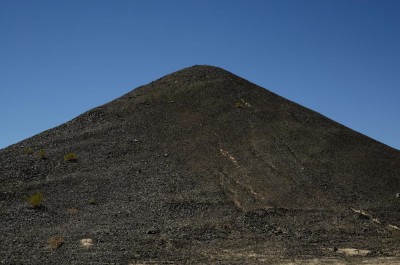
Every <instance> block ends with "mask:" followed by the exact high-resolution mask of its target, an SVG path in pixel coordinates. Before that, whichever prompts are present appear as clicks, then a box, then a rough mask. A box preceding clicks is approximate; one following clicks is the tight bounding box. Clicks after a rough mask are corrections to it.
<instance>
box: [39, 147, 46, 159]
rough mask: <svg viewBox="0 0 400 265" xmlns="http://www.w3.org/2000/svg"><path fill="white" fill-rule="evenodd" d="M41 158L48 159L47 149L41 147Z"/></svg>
mask: <svg viewBox="0 0 400 265" xmlns="http://www.w3.org/2000/svg"><path fill="white" fill-rule="evenodd" d="M39 158H40V159H47V154H46V151H45V150H44V149H40V150H39Z"/></svg>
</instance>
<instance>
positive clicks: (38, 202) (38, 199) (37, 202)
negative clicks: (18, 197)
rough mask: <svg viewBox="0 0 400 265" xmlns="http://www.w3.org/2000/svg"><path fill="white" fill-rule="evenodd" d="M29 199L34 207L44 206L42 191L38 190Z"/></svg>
mask: <svg viewBox="0 0 400 265" xmlns="http://www.w3.org/2000/svg"><path fill="white" fill-rule="evenodd" d="M27 201H28V203H29V205H30V206H31V207H32V208H34V209H38V208H40V207H41V206H42V202H43V194H42V193H41V192H36V193H35V194H32V195H30V196H29V197H27Z"/></svg>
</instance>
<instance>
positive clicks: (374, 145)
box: [0, 66, 400, 264]
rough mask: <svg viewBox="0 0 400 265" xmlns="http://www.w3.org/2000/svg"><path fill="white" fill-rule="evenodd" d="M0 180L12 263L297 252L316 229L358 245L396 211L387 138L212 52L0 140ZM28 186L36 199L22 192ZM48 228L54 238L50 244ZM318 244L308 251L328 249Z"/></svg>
mask: <svg viewBox="0 0 400 265" xmlns="http://www.w3.org/2000/svg"><path fill="white" fill-rule="evenodd" d="M27 150H29V151H27ZM39 150H44V151H45V154H46V155H45V157H38V155H37V154H38V152H39ZM71 152H73V153H74V154H76V159H74V161H67V160H65V159H64V156H65V155H66V154H68V153H71ZM0 181H1V184H2V185H1V187H0V203H1V209H2V213H1V214H2V220H1V223H2V225H1V228H0V231H1V236H0V239H1V240H0V241H1V242H3V243H2V247H0V256H3V257H5V258H4V260H5V261H6V262H11V263H13V262H16V261H20V263H21V264H24V262H27V261H28V260H31V261H30V264H35V262H37V263H38V264H41V262H43V261H44V260H47V261H52V262H59V263H60V264H80V263H79V262H83V263H84V262H92V263H93V264H100V263H101V262H103V261H106V262H111V261H112V260H113V261H119V262H122V263H123V262H131V263H132V264H135V262H138V263H139V262H143V261H154V260H158V261H160V262H166V261H175V262H177V263H179V264H180V262H181V263H185V262H189V261H190V263H196V262H199V263H203V264H204V263H212V262H220V263H224V262H226V263H227V264H234V263H238V264H241V263H242V262H243V261H249V260H250V263H258V262H260V260H257V259H256V257H257V256H254V255H253V256H250V255H248V256H246V253H244V254H243V255H242V256H240V255H236V256H235V255H234V254H232V253H237V252H238V251H239V249H241V250H243V247H245V246H246V247H249V249H250V250H251V251H253V252H252V253H254V252H255V253H259V252H260V251H262V250H261V249H264V250H263V251H264V252H265V251H266V249H267V250H271V251H272V250H273V251H275V252H276V253H281V254H282V256H284V257H291V258H293V257H298V255H299V253H300V252H301V253H304V251H307V250H305V249H308V248H306V247H302V246H305V243H304V242H306V241H305V240H306V239H305V238H309V237H308V236H307V233H308V232H307V231H317V230H318V231H320V230H321V229H322V230H324V229H325V230H324V231H325V232H324V233H325V234H327V235H329V236H327V237H326V238H325V237H324V239H322V237H323V236H322V234H323V233H322V234H321V237H320V238H319V239H318V236H316V238H317V239H316V240H317V243H315V242H314V243H315V245H318V244H319V243H321V245H323V244H326V245H327V247H331V246H333V245H338V244H344V243H346V242H347V243H349V242H350V241H351V238H354V237H352V235H350V234H349V232H348V231H352V232H353V233H355V234H356V235H357V238H359V239H358V240H359V243H358V244H359V245H360V244H361V245H366V246H368V244H369V242H372V240H375V242H376V244H381V243H379V242H382V240H384V238H386V239H385V240H388V239H387V238H392V237H391V236H392V234H390V233H394V232H387V231H386V230H385V229H386V227H387V226H388V225H391V226H392V228H393V227H397V226H398V225H400V223H399V221H398V220H399V208H400V207H399V204H400V203H399V199H398V198H396V193H398V192H400V152H399V151H397V150H395V149H393V148H390V147H388V146H386V145H384V144H381V143H379V142H377V141H375V140H373V139H371V138H368V137H366V136H364V135H362V134H360V133H358V132H355V131H353V130H351V129H349V128H347V127H345V126H343V125H340V124H338V123H336V122H334V121H332V120H330V119H328V118H326V117H324V116H322V115H321V114H319V113H317V112H314V111H312V110H309V109H307V108H305V107H302V106H300V105H298V104H296V103H294V102H291V101H289V100H287V99H284V98H282V97H280V96H278V95H276V94H274V93H272V92H270V91H268V90H266V89H264V88H262V87H259V86H257V85H255V84H252V83H250V82H249V81H247V80H245V79H242V78H240V77H238V76H236V75H234V74H232V73H229V72H227V71H225V70H223V69H221V68H217V67H211V66H193V67H189V68H186V69H183V70H180V71H178V72H175V73H172V74H169V75H167V76H165V77H162V78H160V79H158V80H156V81H154V82H151V83H150V84H147V85H144V86H141V87H139V88H137V89H134V90H133V91H131V92H129V93H128V94H126V95H124V96H122V97H120V98H118V99H115V100H113V101H111V102H110V103H107V104H105V105H102V106H99V107H97V108H94V109H92V110H89V111H88V112H86V113H83V114H82V115H80V116H78V117H77V118H75V119H73V120H71V121H69V122H67V123H65V124H63V125H61V126H58V127H56V128H53V129H50V130H48V131H45V132H43V133H41V134H38V135H36V136H33V137H31V138H29V139H26V140H24V141H22V142H20V143H17V144H14V145H12V146H10V147H8V148H6V149H3V150H0ZM34 192H41V193H42V194H43V197H44V200H43V203H42V206H41V207H40V208H39V209H31V208H30V207H29V206H27V203H26V201H24V200H23V199H21V198H23V197H24V196H28V195H29V194H32V193H34ZM89 201H90V202H92V203H88V202H89ZM71 209H75V210H73V211H72V210H71ZM357 211H358V212H357ZM355 212H356V213H358V214H359V215H360V214H361V215H362V216H364V217H366V219H371V220H372V219H376V220H379V221H378V222H379V223H377V222H373V221H371V220H366V221H365V220H359V219H357V218H354V216H353V215H354V213H355ZM338 216H341V217H340V218H339V217H338ZM333 218H336V219H335V220H338V219H337V218H339V221H337V222H338V223H337V224H335V225H337V227H336V226H335V227H336V228H329V229H328V228H327V227H328V224H331V223H332V222H331V221H332V220H333ZM361 219H362V218H361ZM310 220H313V222H311V221H310ZM359 222H360V223H359ZM396 222H397V223H396ZM340 225H342V226H344V227H347V228H348V230H346V229H344V228H340ZM251 227H253V228H251ZM252 229H253V230H252ZM340 229H344V230H346V231H347V232H346V231H344V230H343V231H342V230H340ZM357 229H370V230H368V231H369V232H368V233H367V232H366V234H365V235H363V234H362V232H360V233H361V234H357V233H358V232H357V231H358V230H357ZM374 229H375V230H374ZM303 230H304V231H303ZM356 230H357V231H356ZM360 231H361V230H360ZM382 231H384V232H382ZM388 233H389V236H388ZM317 234H318V233H317ZM55 235H59V236H60V237H61V238H62V242H63V243H62V244H60V246H57V248H56V249H55V250H49V248H48V247H46V242H48V241H47V240H48V238H51V237H52V236H55ZM353 236H354V235H353ZM82 238H90V239H91V240H93V245H92V246H90V247H82V246H81V245H80V244H79V242H80V241H79V240H81V239H82ZM267 238H268V240H266V239H267ZM327 238H328V239H327ZM318 240H320V241H318ZM380 240H381V241H380ZM391 240H392V241H390V240H389V241H390V242H389V241H385V242H389V243H386V245H384V246H387V248H388V249H387V250H385V251H387V253H392V254H393V253H394V250H393V249H391V248H390V246H391V244H392V245H393V246H396V244H397V243H398V241H396V240H398V235H395V236H393V239H391ZM210 241H212V243H210ZM266 242H269V243H266ZM274 242H275V243H274ZM360 242H361V243H360ZM371 244H372V243H371ZM278 245H279V246H280V247H279V248H278V247H277V246H278ZM381 245H382V244H381ZM293 246H296V247H293ZM374 246H375V245H374ZM375 248H377V247H375ZM222 249H224V250H226V251H225V252H221V250H222ZM321 249H323V248H322V247H321ZM321 249H319V250H317V248H313V250H312V255H314V256H315V255H317V256H318V255H320V256H324V255H325V256H326V255H338V254H337V253H332V254H326V253H324V252H323V250H321ZM89 250H90V253H92V254H91V255H92V256H89V255H85V253H86V252H87V251H89ZM228 250H229V251H231V252H229V251H228ZM250 250H248V251H250ZM275 252H274V253H275ZM221 253H228V254H226V255H225V256H223V255H222V254H221ZM229 253H231V254H229ZM373 253H374V252H373ZM376 253H380V252H376ZM32 255H33V256H32ZM260 255H261V254H260ZM263 255H264V256H265V257H266V259H267V260H273V255H270V256H268V254H266V253H264V254H263ZM376 255H378V254H376ZM32 257H34V258H32ZM32 260H33V261H32ZM71 262H72V263H71ZM73 262H75V263H73ZM11 263H10V264H11ZM18 264H19V263H18ZM118 264H119V263H118Z"/></svg>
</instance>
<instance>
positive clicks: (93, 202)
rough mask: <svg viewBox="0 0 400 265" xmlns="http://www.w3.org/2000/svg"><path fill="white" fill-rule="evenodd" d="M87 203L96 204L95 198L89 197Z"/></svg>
mask: <svg viewBox="0 0 400 265" xmlns="http://www.w3.org/2000/svg"><path fill="white" fill-rule="evenodd" d="M89 204H91V205H96V204H97V201H96V199H95V198H91V199H90V200H89Z"/></svg>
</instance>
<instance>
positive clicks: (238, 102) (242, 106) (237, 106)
mask: <svg viewBox="0 0 400 265" xmlns="http://www.w3.org/2000/svg"><path fill="white" fill-rule="evenodd" d="M235 107H236V108H238V109H243V108H244V107H245V106H244V104H243V102H241V101H237V102H236V103H235Z"/></svg>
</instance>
